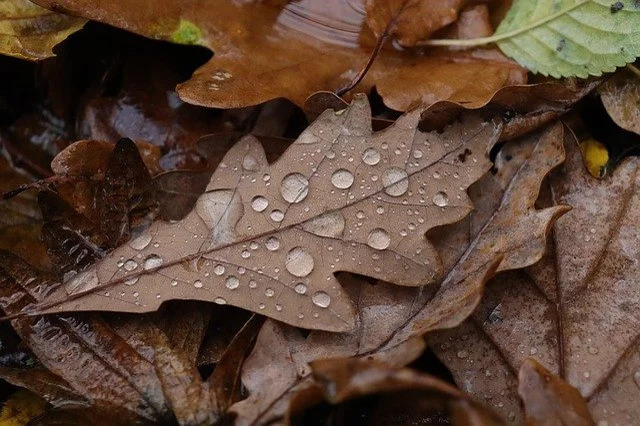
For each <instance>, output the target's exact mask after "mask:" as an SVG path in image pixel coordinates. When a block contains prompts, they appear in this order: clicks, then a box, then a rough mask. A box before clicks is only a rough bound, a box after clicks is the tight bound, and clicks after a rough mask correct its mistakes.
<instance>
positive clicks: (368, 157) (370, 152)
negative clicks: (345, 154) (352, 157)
mask: <svg viewBox="0 0 640 426" xmlns="http://www.w3.org/2000/svg"><path fill="white" fill-rule="evenodd" d="M362 161H364V163H365V164H368V165H370V166H375V165H376V164H378V163H379V162H380V153H379V152H378V150H376V149H373V148H368V149H366V150H365V151H364V152H363V153H362Z"/></svg>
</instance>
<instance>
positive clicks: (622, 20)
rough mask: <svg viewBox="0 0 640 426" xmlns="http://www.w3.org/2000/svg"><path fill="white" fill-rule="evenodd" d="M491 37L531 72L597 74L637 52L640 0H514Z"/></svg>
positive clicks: (639, 52) (624, 61) (638, 50)
mask: <svg viewBox="0 0 640 426" xmlns="http://www.w3.org/2000/svg"><path fill="white" fill-rule="evenodd" d="M494 37H499V38H500V40H499V41H498V42H497V43H498V46H499V47H500V49H501V50H502V51H503V52H504V53H505V54H506V55H508V56H510V57H511V58H513V59H515V60H516V61H518V62H519V63H520V64H521V65H523V66H524V67H526V68H528V69H529V70H531V71H533V72H537V73H540V74H543V75H550V76H553V77H556V78H559V77H572V76H576V77H581V78H586V77H587V76H588V75H601V74H602V72H610V71H614V70H615V68H616V67H619V66H622V65H625V64H626V63H629V62H633V61H634V60H635V58H636V57H638V56H640V1H638V0H625V1H611V0H538V1H532V0H516V1H515V2H514V4H513V6H512V7H511V9H510V10H509V12H508V13H507V16H506V17H505V18H504V20H503V21H502V23H501V24H500V26H499V27H498V29H497V30H496V33H495V35H494Z"/></svg>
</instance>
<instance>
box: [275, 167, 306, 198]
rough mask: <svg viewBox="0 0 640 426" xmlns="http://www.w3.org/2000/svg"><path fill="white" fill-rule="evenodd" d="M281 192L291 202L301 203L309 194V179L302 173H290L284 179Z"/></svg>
mask: <svg viewBox="0 0 640 426" xmlns="http://www.w3.org/2000/svg"><path fill="white" fill-rule="evenodd" d="M280 194H282V198H284V199H285V200H286V201H287V202H289V203H299V202H300V201H302V200H304V199H305V198H306V197H307V194H309V181H308V180H307V178H306V177H304V175H302V174H300V173H290V174H288V175H287V176H285V177H284V179H282V184H281V185H280Z"/></svg>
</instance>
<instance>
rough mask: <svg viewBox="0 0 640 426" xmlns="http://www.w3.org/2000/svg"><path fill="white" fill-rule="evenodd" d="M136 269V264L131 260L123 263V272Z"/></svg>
mask: <svg viewBox="0 0 640 426" xmlns="http://www.w3.org/2000/svg"><path fill="white" fill-rule="evenodd" d="M137 267H138V262H136V261H135V260H133V259H129V260H127V261H126V262H124V270H125V271H128V272H131V271H133V270H134V269H136V268H137Z"/></svg>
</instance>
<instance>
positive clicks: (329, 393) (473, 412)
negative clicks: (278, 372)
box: [287, 358, 502, 426]
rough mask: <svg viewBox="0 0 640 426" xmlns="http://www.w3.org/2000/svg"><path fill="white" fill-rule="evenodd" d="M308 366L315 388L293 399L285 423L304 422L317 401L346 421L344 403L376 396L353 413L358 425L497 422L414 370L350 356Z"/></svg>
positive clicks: (487, 425) (458, 394) (485, 425)
mask: <svg viewBox="0 0 640 426" xmlns="http://www.w3.org/2000/svg"><path fill="white" fill-rule="evenodd" d="M311 368H312V370H313V375H314V377H315V379H316V383H317V384H318V385H317V386H316V387H314V388H312V389H308V390H305V391H302V392H300V393H298V394H296V395H295V396H294V398H293V400H292V403H291V409H290V410H289V412H288V413H287V420H288V423H291V424H305V421H304V420H305V417H304V411H305V410H306V409H308V408H309V407H311V406H313V405H315V404H317V403H318V402H321V401H322V400H323V399H326V400H327V401H328V402H330V403H331V404H334V405H338V404H339V405H340V406H341V408H342V410H341V411H343V412H344V411H347V412H346V413H344V416H345V417H346V418H347V419H348V418H349V413H348V411H349V407H350V406H349V404H350V403H351V404H354V403H355V404H357V402H358V398H362V397H369V398H371V397H376V396H378V398H377V400H375V402H373V403H370V404H368V406H367V405H364V408H363V409H362V410H361V411H360V413H359V414H360V415H359V419H360V420H361V421H363V422H366V423H367V424H372V423H373V424H406V425H411V424H423V423H426V424H429V423H431V422H433V421H434V420H436V419H437V420H439V421H441V422H442V423H445V424H452V425H459V426H468V425H470V424H473V425H477V426H492V425H495V426H497V425H501V424H502V422H501V420H500V418H499V417H498V416H497V415H496V414H494V413H492V412H491V411H490V410H488V409H486V408H485V407H483V406H482V405H480V404H478V403H477V402H476V401H474V400H472V399H471V398H469V397H468V396H467V395H465V394H464V393H462V392H460V391H459V390H458V389H456V388H454V387H453V386H451V385H449V384H448V383H445V382H443V381H441V380H439V379H436V378H435V377H431V376H429V375H426V374H421V373H419V372H417V371H413V370H409V369H396V368H392V367H389V366H388V365H386V364H383V363H380V362H376V361H368V360H363V359H354V358H343V359H331V360H319V361H314V362H313V363H312V364H311ZM312 413H313V412H312ZM311 416H314V417H315V416H317V413H314V414H311ZM296 418H297V419H296ZM308 420H311V418H309V419H308ZM314 420H317V418H314ZM449 422H450V423H449Z"/></svg>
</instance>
